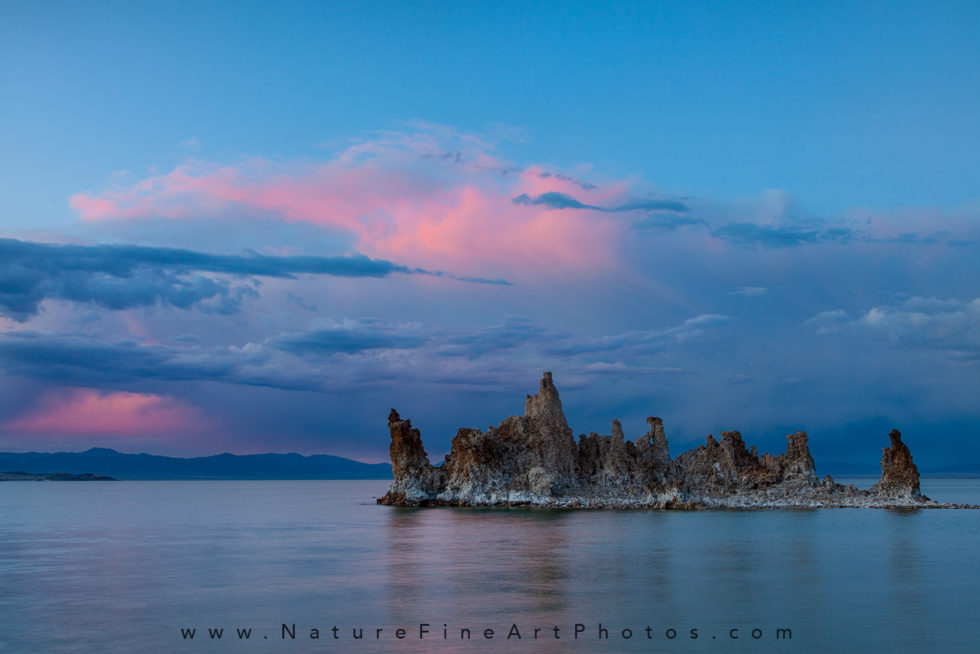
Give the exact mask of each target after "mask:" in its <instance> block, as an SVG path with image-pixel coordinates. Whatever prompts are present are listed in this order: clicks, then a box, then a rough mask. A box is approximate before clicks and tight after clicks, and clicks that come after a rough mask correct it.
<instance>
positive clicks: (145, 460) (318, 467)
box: [0, 447, 392, 480]
mask: <svg viewBox="0 0 980 654" xmlns="http://www.w3.org/2000/svg"><path fill="white" fill-rule="evenodd" d="M22 470H23V471H27V472H29V473H34V474H49V473H55V472H66V473H71V474H84V473H92V474H96V475H107V476H109V477H115V478H116V479H123V480H127V479H391V478H392V474H391V465H390V464H387V463H361V462H360V461H352V460H351V459H345V458H343V457H339V456H331V455H329V454H314V455H311V456H303V455H301V454H216V455H214V456H201V457H195V458H190V459H184V458H179V457H172V456H157V455H154V454H124V453H122V452H117V451H116V450H111V449H107V448H104V447H93V448H92V449H90V450H86V451H85V452H54V453H47V452H20V453H16V452H0V472H8V471H22Z"/></svg>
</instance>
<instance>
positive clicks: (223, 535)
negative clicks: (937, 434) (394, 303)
mask: <svg viewBox="0 0 980 654" xmlns="http://www.w3.org/2000/svg"><path fill="white" fill-rule="evenodd" d="M856 483H858V485H861V483H862V482H861V481H860V480H858V481H857V482H856ZM386 486H387V483H386V482H384V481H268V482H266V481H245V482H233V481H210V482H181V481H167V482H76V483H72V482H60V483H59V482H8V483H5V484H3V485H0V588H2V589H3V592H2V594H0V650H2V651H5V652H6V651H10V652H33V651H49V652H103V651H148V652H171V651H249V652H252V651H262V652H306V651H313V652H319V651H333V652H420V651H439V652H456V651H460V652H468V651H480V652H483V651H499V652H511V651H514V652H525V651H527V652H564V651H582V652H586V651H608V652H620V651H622V652H633V651H636V652H640V651H657V652H716V651H717V652H742V651H744V652H770V651H772V652H825V651H832V650H834V649H836V650H839V651H889V652H893V653H901V652H916V653H918V652H925V651H942V652H976V651H978V644H980V624H978V622H977V620H976V617H975V616H976V607H977V605H978V601H980V589H978V588H980V560H978V557H977V545H978V543H980V511H941V510H917V511H916V510H912V511H909V510H905V511H898V510H873V509H815V510H801V511H786V510H775V511H753V512H627V511H578V512H576V511H565V512H559V511H542V510H528V509H520V510H488V509H451V508H439V509H399V508H394V507H383V506H377V505H375V504H374V498H376V497H377V496H379V495H380V494H382V493H383V492H384V490H385V488H386ZM923 492H924V493H926V494H928V495H930V496H932V497H933V498H934V499H939V500H947V501H957V502H973V503H978V502H980V480H976V479H972V480H959V479H955V480H951V479H942V480H923ZM284 623H285V624H287V625H288V626H290V628H291V627H292V625H293V624H295V625H296V640H292V639H290V638H289V637H288V635H287V639H286V640H283V638H282V625H283V624H284ZM420 623H427V624H429V625H430V626H429V627H427V628H428V629H429V631H430V632H429V633H428V634H425V638H424V639H423V640H421V641H420V640H419V638H418V635H419V634H418V631H419V624H420ZM599 623H602V626H603V628H605V629H608V633H609V639H608V640H606V639H602V640H600V639H599V638H598V636H599V631H598V626H599ZM512 624H516V625H517V627H518V629H519V631H520V633H521V636H522V638H521V639H520V640H518V639H517V638H516V637H512V638H511V639H509V640H508V639H507V638H506V636H507V633H508V630H509V629H510V628H511V625H512ZM576 624H581V625H583V626H584V627H585V631H584V632H583V633H581V634H580V635H579V639H578V640H575V639H573V636H574V629H575V625H576ZM443 625H446V627H445V628H446V634H447V636H448V638H447V639H445V640H443V638H442V635H443V634H442V630H443ZM334 626H337V627H338V632H337V635H338V636H339V639H334V638H333V632H332V631H331V629H332V627H334ZM555 626H557V627H559V639H555V637H554V636H555V634H554V631H553V628H554V627H555ZM399 627H401V628H404V629H405V630H406V633H405V636H406V637H405V639H404V640H398V639H396V638H395V630H396V629H397V628H399ZM647 627H650V631H649V636H651V638H648V632H647V631H646V628H647ZM181 628H194V629H195V630H196V631H195V638H194V639H193V640H188V639H183V638H182V637H181V632H180V629H181ZM208 628H221V629H223V635H222V638H221V639H220V640H218V639H210V638H209V637H208V633H207V632H208ZM236 628H243V629H244V628H247V629H251V635H250V637H249V638H248V639H239V638H238V636H237V634H236ZM313 628H317V629H319V632H320V639H319V640H311V639H310V638H309V636H310V633H311V631H310V630H311V629H313ZM378 628H381V629H382V631H381V633H380V638H375V636H377V635H378V634H377V632H376V630H377V629H378ZM535 628H537V629H539V632H538V639H537V640H534V639H533V631H534V629H535ZM781 628H788V629H791V630H792V638H791V639H787V638H780V639H777V629H781ZM353 629H363V632H362V633H363V634H364V636H365V638H364V639H363V640H354V639H353V638H352V636H353V633H354V632H353V631H352V630H353ZM460 629H469V630H470V631H469V633H470V635H471V639H469V640H460V638H459V636H460ZM485 629H493V630H494V637H493V639H489V640H488V639H486V638H485V637H484V631H485ZM624 629H628V630H630V631H631V633H632V637H631V638H629V639H624V638H623V630H624ZM692 629H696V630H697V635H698V638H697V639H692V638H691V630H692ZM732 629H737V630H738V631H736V632H732ZM753 629H758V630H759V631H757V632H756V634H760V633H761V638H759V639H758V640H755V639H753V638H752V631H753ZM670 630H673V631H670ZM672 633H676V636H675V637H674V638H673V639H671V638H668V636H669V635H670V634H672ZM733 633H734V635H736V636H738V637H739V638H738V640H733V639H731V638H730V635H731V634H733ZM266 637H267V638H266Z"/></svg>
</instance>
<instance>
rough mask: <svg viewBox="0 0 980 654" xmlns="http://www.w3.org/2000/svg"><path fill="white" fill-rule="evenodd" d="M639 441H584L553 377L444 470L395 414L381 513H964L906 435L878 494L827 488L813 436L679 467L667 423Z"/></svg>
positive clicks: (733, 438)
mask: <svg viewBox="0 0 980 654" xmlns="http://www.w3.org/2000/svg"><path fill="white" fill-rule="evenodd" d="M647 422H648V423H649V425H650V431H649V432H647V433H646V434H645V435H643V436H641V437H640V438H638V439H637V440H636V441H635V442H634V441H627V440H626V439H625V438H624V435H623V427H622V425H621V424H620V422H619V421H618V420H613V422H612V433H611V435H609V436H600V435H599V434H597V433H595V432H593V433H592V434H590V435H588V436H586V435H584V434H582V435H581V436H579V439H578V442H576V441H575V438H574V436H573V435H572V430H571V429H569V427H568V422H567V421H566V420H565V412H564V410H563V409H562V405H561V399H560V398H559V397H558V389H557V388H555V385H554V382H553V381H552V378H551V373H550V372H546V373H544V376H543V377H542V379H541V387H540V388H539V389H538V392H537V394H535V395H528V396H527V401H526V403H525V407H524V415H523V416H511V417H509V418H507V419H506V420H504V421H503V422H501V423H500V424H499V425H497V426H496V427H492V426H491V427H489V428H488V429H487V431H485V432H483V431H480V430H478V429H466V428H463V429H460V430H459V431H458V432H457V433H456V436H455V438H453V441H452V448H451V451H450V453H449V454H448V455H446V458H445V461H443V462H442V464H441V465H439V466H433V465H431V464H430V462H429V457H428V455H427V454H426V453H425V449H424V448H423V447H422V438H421V436H420V434H419V430H418V429H414V428H412V423H411V422H410V421H408V420H402V419H401V417H400V416H399V415H398V412H397V411H395V410H394V409H392V411H391V414H390V415H389V416H388V428H389V429H390V430H391V464H392V470H393V473H394V477H395V481H394V483H393V484H392V485H391V487H390V488H389V489H388V492H387V493H386V494H385V496H384V497H382V498H380V499H379V500H378V503H379V504H391V505H396V506H434V505H456V506H512V505H535V506H547V507H556V508H655V509H715V508H730V509H735V508H770V507H771V508H777V507H785V508H795V507H930V508H936V507H953V506H958V505H951V504H940V503H937V502H932V501H931V500H929V498H927V497H924V496H923V495H922V494H921V493H920V492H919V472H918V470H917V469H916V467H915V464H913V463H912V455H911V454H910V453H909V449H908V447H906V446H905V444H904V443H902V440H901V435H900V434H899V433H898V431H897V430H896V431H893V432H892V433H891V443H892V444H891V447H886V448H885V449H884V454H883V456H882V458H881V481H879V482H878V483H877V484H875V485H874V487H873V488H871V489H870V490H866V491H862V490H858V489H857V488H855V487H854V486H843V485H841V484H838V483H836V482H834V480H833V479H832V478H831V477H830V476H827V477H824V479H823V480H822V481H818V480H817V473H816V468H815V466H814V463H813V457H812V456H810V449H809V447H808V445H807V435H806V433H805V432H802V431H798V432H796V433H795V434H790V435H789V436H787V439H788V441H789V442H788V444H787V447H786V452H785V453H784V454H778V455H772V454H763V455H762V456H759V453H758V451H757V450H756V448H755V447H752V448H751V449H749V448H747V447H746V445H745V441H744V440H742V435H741V434H740V433H739V432H737V431H726V432H722V434H721V441H720V442H719V441H717V440H715V438H714V437H713V436H708V438H707V441H706V443H705V444H704V445H701V446H699V447H697V448H695V449H693V450H690V451H687V452H683V453H681V454H680V455H679V456H678V457H677V458H676V459H671V456H670V447H669V445H668V443H667V436H666V435H665V433H664V426H663V421H662V420H661V419H660V418H647Z"/></svg>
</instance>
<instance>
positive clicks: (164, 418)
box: [2, 388, 202, 436]
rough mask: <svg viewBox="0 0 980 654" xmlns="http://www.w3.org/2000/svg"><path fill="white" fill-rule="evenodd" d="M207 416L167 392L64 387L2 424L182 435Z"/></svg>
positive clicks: (34, 430) (30, 429) (22, 428)
mask: <svg viewBox="0 0 980 654" xmlns="http://www.w3.org/2000/svg"><path fill="white" fill-rule="evenodd" d="M201 422H202V420H201V416H200V414H199V411H198V410H197V409H195V408H194V407H191V406H188V405H187V404H184V403H183V402H181V401H179V400H177V399H175V398H173V397H169V396H165V395H153V394H147V393H127V392H122V391H120V392H103V391H97V390H94V389H91V388H58V389H49V390H48V391H46V392H45V393H44V394H43V395H42V396H41V398H40V400H39V401H38V402H37V404H36V405H35V406H34V407H33V408H31V409H29V410H28V411H27V412H25V413H24V414H22V415H21V416H19V417H17V418H14V419H13V420H10V421H7V422H6V423H5V424H3V426H2V428H3V430H4V431H6V432H8V433H23V434H36V435H42V436H146V435H180V434H181V433H184V432H186V431H187V430H189V429H192V428H196V427H200V424H201Z"/></svg>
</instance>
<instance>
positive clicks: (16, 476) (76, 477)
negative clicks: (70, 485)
mask: <svg viewBox="0 0 980 654" xmlns="http://www.w3.org/2000/svg"><path fill="white" fill-rule="evenodd" d="M0 481H118V480H117V479H116V478H115V477H107V476H105V475H96V474H92V473H91V472H84V473H81V474H74V473H71V472H42V473H32V472H24V471H23V470H15V471H13V472H0Z"/></svg>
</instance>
